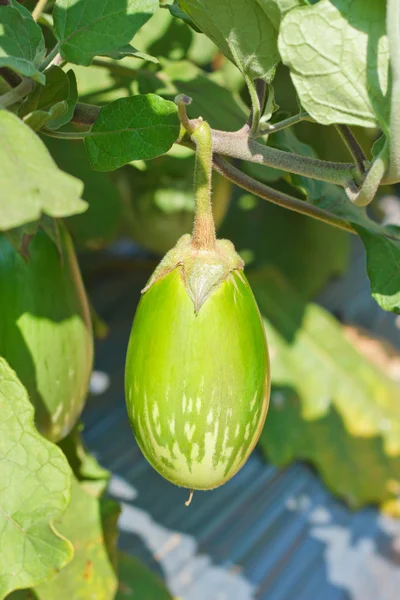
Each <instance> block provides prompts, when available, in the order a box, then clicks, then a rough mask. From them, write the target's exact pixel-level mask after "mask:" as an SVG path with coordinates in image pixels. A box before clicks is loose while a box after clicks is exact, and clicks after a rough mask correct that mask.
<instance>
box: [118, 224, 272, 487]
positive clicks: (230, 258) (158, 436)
mask: <svg viewBox="0 0 400 600" xmlns="http://www.w3.org/2000/svg"><path fill="white" fill-rule="evenodd" d="M216 244H217V245H216V249H215V250H213V251H211V252H207V251H201V252H199V251H197V250H195V249H194V248H193V247H192V245H191V238H190V236H189V235H188V236H183V237H182V238H181V240H180V241H179V242H178V244H177V246H176V247H175V249H173V250H172V251H171V252H169V253H168V254H167V255H166V257H165V258H164V259H163V261H162V262H161V264H160V266H159V267H158V268H157V269H156V271H155V273H154V275H153V276H152V278H151V279H150V281H149V283H148V285H147V286H146V288H145V290H144V293H143V296H142V298H141V300H140V303H139V306H138V309H137V312H136V315H135V319H134V323H133V327H132V332H131V336H130V341H129V348H128V354H127V362H126V379H125V388H126V400H127V408H128V414H129V418H130V421H131V425H132V428H133V432H134V435H135V437H136V440H137V442H138V444H139V446H140V448H141V450H142V452H143V454H144V456H145V457H146V458H147V460H148V461H149V463H150V464H151V465H152V466H153V467H154V469H156V471H158V472H159V473H160V474H161V475H162V476H164V477H165V478H166V479H168V480H169V481H170V482H172V483H174V484H176V485H179V486H183V487H187V488H189V489H193V490H195V489H203V490H205V489H212V488H215V487H218V486H220V485H222V484H223V483H225V482H226V481H228V480H229V479H230V478H231V477H232V476H233V475H234V474H235V473H236V472H237V471H238V470H239V469H240V468H241V467H242V466H243V464H244V463H245V462H246V460H247V459H248V457H249V455H250V454H251V452H252V450H253V448H254V446H255V444H256V443H257V441H258V438H259V436H260V433H261V430H262V428H263V425H264V421H265V417H266V414H267V410H268V402H269V391H270V377H269V359H268V349H267V343H266V338H265V332H264V328H263V324H262V321H261V317H260V313H259V311H258V307H257V304H256V301H255V299H254V296H253V294H252V291H251V288H250V286H249V284H248V282H247V280H246V278H245V276H244V274H243V271H242V269H243V263H242V261H241V259H240V257H239V256H238V255H237V254H236V253H235V251H234V248H233V245H232V244H231V242H228V241H227V240H218V241H217V242H216Z"/></svg>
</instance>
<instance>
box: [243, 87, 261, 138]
mask: <svg viewBox="0 0 400 600" xmlns="http://www.w3.org/2000/svg"><path fill="white" fill-rule="evenodd" d="M245 80H246V84H247V89H248V90H249V94H250V100H251V114H250V121H251V123H249V125H250V135H251V136H255V135H256V134H257V131H258V128H259V126H260V118H261V102H260V97H259V95H258V93H257V88H256V85H255V83H254V81H252V80H251V79H250V78H249V77H245ZM260 91H261V93H262V90H260Z"/></svg>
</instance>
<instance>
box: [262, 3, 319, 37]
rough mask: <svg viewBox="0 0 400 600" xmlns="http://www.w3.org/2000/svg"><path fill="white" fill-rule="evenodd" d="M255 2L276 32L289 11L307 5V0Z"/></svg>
mask: <svg viewBox="0 0 400 600" xmlns="http://www.w3.org/2000/svg"><path fill="white" fill-rule="evenodd" d="M257 2H258V4H259V5H260V6H261V8H262V9H263V11H264V12H265V13H266V14H267V15H268V17H269V19H270V21H271V22H272V23H273V25H274V27H275V29H277V30H279V26H280V23H281V21H282V18H283V17H284V15H285V14H286V13H287V12H288V11H289V10H292V9H293V8H296V7H297V6H304V5H305V4H308V2H307V0H257Z"/></svg>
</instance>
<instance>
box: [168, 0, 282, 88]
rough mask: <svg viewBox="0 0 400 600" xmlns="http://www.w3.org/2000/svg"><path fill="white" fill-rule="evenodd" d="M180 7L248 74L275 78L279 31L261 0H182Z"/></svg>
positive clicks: (266, 78)
mask: <svg viewBox="0 0 400 600" xmlns="http://www.w3.org/2000/svg"><path fill="white" fill-rule="evenodd" d="M179 6H180V8H181V9H182V10H183V11H185V12H186V13H187V14H188V15H189V16H190V18H191V19H192V20H193V22H194V23H195V25H197V27H198V28H199V29H201V31H203V33H205V34H206V35H207V36H208V37H209V38H210V39H211V40H212V41H213V42H214V43H215V44H216V45H217V46H218V48H220V49H221V50H222V52H223V53H224V54H225V56H227V57H228V58H229V59H230V60H232V62H234V63H235V64H236V66H237V67H238V68H239V69H240V71H241V72H242V73H243V75H244V76H246V77H249V78H250V79H255V78H257V77H260V78H262V79H265V80H267V81H270V80H271V79H272V78H273V75H274V72H275V67H276V65H277V64H278V62H279V54H278V49H277V36H278V32H277V29H276V28H275V26H274V24H273V23H272V21H271V20H270V18H269V16H268V14H267V13H266V12H265V11H264V10H263V9H262V8H261V6H260V4H259V3H258V2H257V0H235V2H232V1H231V0H219V1H218V2H216V1H215V0H179Z"/></svg>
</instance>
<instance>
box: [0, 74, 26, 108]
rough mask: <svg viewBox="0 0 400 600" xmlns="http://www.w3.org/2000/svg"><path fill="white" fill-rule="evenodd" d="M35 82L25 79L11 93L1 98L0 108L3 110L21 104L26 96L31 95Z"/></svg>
mask: <svg viewBox="0 0 400 600" xmlns="http://www.w3.org/2000/svg"><path fill="white" fill-rule="evenodd" d="M33 85H34V84H33V80H32V79H28V78H26V79H23V80H22V81H21V82H20V83H19V84H18V85H17V87H15V88H12V89H11V90H10V91H9V92H6V93H5V94H3V95H2V96H0V106H2V107H3V108H7V107H8V106H12V105H13V104H15V103H16V102H19V101H20V100H22V99H23V98H25V96H27V95H28V94H29V92H30V91H31V89H32V88H33Z"/></svg>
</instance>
